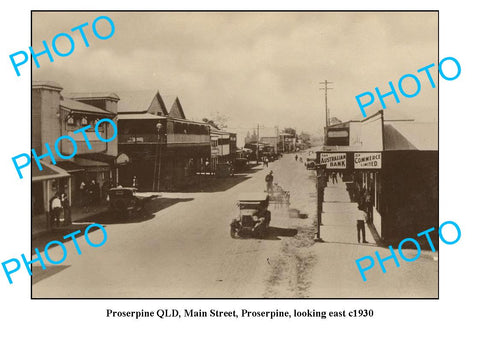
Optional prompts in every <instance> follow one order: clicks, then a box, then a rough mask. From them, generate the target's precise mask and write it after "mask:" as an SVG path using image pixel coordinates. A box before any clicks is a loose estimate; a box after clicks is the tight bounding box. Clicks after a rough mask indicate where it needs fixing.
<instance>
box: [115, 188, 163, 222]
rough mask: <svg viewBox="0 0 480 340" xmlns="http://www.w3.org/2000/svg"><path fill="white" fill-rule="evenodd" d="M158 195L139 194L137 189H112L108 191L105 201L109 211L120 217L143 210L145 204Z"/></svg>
mask: <svg viewBox="0 0 480 340" xmlns="http://www.w3.org/2000/svg"><path fill="white" fill-rule="evenodd" d="M158 197H160V195H158V194H150V193H141V192H138V189H137V188H123V187H119V188H112V189H110V190H109V191H108V197H107V200H108V202H109V208H110V211H112V212H114V213H117V214H119V215H121V216H129V215H131V214H132V213H138V212H140V211H143V210H144V209H145V204H146V203H147V202H149V201H151V200H153V199H155V198H158Z"/></svg>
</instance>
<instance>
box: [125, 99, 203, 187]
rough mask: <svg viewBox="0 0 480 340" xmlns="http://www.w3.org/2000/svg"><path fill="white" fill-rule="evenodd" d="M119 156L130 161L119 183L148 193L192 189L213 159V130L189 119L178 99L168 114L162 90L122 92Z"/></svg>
mask: <svg viewBox="0 0 480 340" xmlns="http://www.w3.org/2000/svg"><path fill="white" fill-rule="evenodd" d="M117 93H118V95H119V96H120V98H121V101H120V103H119V108H118V113H119V114H118V128H119V139H118V143H119V152H121V153H124V154H125V155H127V156H128V158H129V164H128V165H127V166H125V167H123V168H122V169H121V170H120V184H122V185H124V186H125V185H128V186H131V185H136V186H137V187H138V188H139V189H141V190H145V191H160V190H174V189H177V188H182V187H185V186H187V185H188V184H189V183H190V182H191V180H192V178H193V177H195V174H196V172H197V170H198V169H199V168H200V164H202V163H204V162H205V161H206V160H207V159H209V158H210V127H209V126H208V124H205V123H199V122H194V121H190V120H187V119H186V117H185V113H184V112H183V108H182V105H181V104H180V101H179V99H178V98H176V99H175V100H174V102H173V104H172V106H171V108H170V110H169V111H167V109H166V106H165V103H164V101H163V99H162V97H161V95H160V93H159V91H157V90H155V91H128V92H117Z"/></svg>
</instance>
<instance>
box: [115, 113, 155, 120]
mask: <svg viewBox="0 0 480 340" xmlns="http://www.w3.org/2000/svg"><path fill="white" fill-rule="evenodd" d="M117 118H118V120H126V119H140V120H143V119H156V120H159V119H162V118H164V117H162V116H156V115H153V114H151V113H122V114H119V115H118V116H117Z"/></svg>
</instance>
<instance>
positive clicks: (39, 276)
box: [32, 265, 70, 284]
mask: <svg viewBox="0 0 480 340" xmlns="http://www.w3.org/2000/svg"><path fill="white" fill-rule="evenodd" d="M46 267H47V269H45V270H43V268H42V267H38V266H32V284H35V283H38V282H40V281H42V280H44V279H46V278H49V277H50V276H52V275H55V274H57V273H60V272H61V271H63V270H65V269H67V268H68V267H70V266H61V265H55V266H46Z"/></svg>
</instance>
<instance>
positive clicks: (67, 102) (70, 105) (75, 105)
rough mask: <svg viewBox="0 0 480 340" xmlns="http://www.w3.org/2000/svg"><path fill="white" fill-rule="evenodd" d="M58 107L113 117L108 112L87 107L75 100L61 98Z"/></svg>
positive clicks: (90, 106)
mask: <svg viewBox="0 0 480 340" xmlns="http://www.w3.org/2000/svg"><path fill="white" fill-rule="evenodd" d="M60 106H63V107H64V108H67V109H70V110H73V111H81V112H92V113H100V114H104V115H109V116H112V115H115V114H114V113H112V112H108V111H106V110H102V109H100V108H98V107H95V106H92V105H88V104H85V103H82V102H77V101H76V100H73V99H68V98H63V99H62V100H60Z"/></svg>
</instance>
